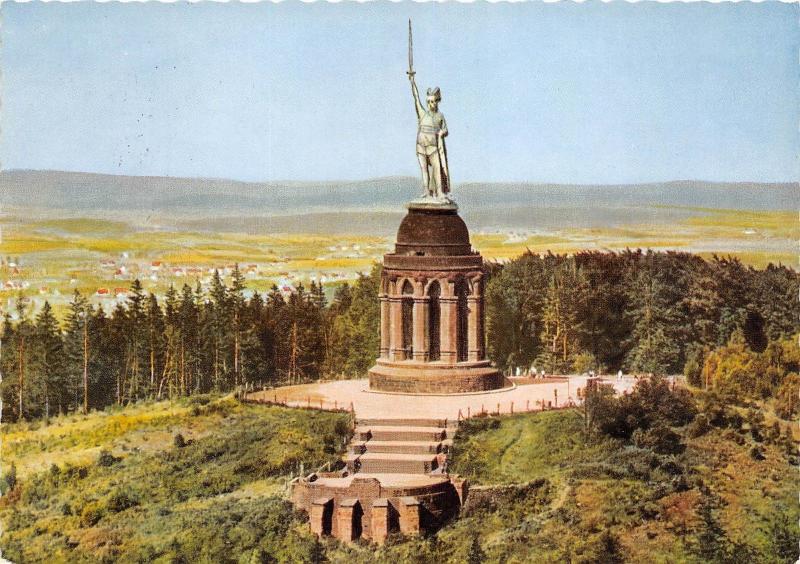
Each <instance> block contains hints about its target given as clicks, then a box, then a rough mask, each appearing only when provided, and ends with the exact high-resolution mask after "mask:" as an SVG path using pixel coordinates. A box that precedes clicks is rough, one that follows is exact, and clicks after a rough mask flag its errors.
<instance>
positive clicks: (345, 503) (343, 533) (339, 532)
mask: <svg viewBox="0 0 800 564" xmlns="http://www.w3.org/2000/svg"><path fill="white" fill-rule="evenodd" d="M358 509H359V503H358V500H357V499H355V498H352V499H344V500H342V501H341V502H340V503H339V508H338V509H337V510H336V526H337V529H336V537H337V538H338V539H339V540H341V541H344V542H353V541H354V540H356V539H358V538H359V536H361V531H359V530H355V529H356V528H355V527H354V526H353V525H354V523H353V520H354V519H358V513H359V511H358Z"/></svg>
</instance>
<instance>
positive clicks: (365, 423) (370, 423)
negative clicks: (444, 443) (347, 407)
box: [356, 418, 458, 429]
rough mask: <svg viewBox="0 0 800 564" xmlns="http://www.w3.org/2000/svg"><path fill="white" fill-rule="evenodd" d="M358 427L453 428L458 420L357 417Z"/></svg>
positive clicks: (456, 425)
mask: <svg viewBox="0 0 800 564" xmlns="http://www.w3.org/2000/svg"><path fill="white" fill-rule="evenodd" d="M356 426H358V427H437V428H441V429H443V428H448V429H454V428H456V427H458V421H456V420H454V419H383V418H371V419H358V420H356Z"/></svg>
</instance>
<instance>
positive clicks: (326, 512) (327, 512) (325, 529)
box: [320, 499, 333, 536]
mask: <svg viewBox="0 0 800 564" xmlns="http://www.w3.org/2000/svg"><path fill="white" fill-rule="evenodd" d="M332 529H333V500H332V499H329V500H328V502H327V503H326V504H325V505H324V506H323V509H322V525H321V527H320V530H321V531H322V534H323V535H324V536H328V535H330V534H331V530H332Z"/></svg>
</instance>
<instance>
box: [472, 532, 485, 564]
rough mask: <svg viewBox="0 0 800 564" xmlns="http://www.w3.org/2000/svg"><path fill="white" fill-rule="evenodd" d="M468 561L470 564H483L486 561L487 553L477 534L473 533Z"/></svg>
mask: <svg viewBox="0 0 800 564" xmlns="http://www.w3.org/2000/svg"><path fill="white" fill-rule="evenodd" d="M467 562H468V563H469V564H482V563H483V562H486V553H485V552H484V551H483V548H481V540H480V538H479V537H478V535H477V534H474V535H472V542H471V543H470V545H469V553H468V554H467Z"/></svg>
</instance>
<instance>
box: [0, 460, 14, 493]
mask: <svg viewBox="0 0 800 564" xmlns="http://www.w3.org/2000/svg"><path fill="white" fill-rule="evenodd" d="M16 485H17V465H16V464H14V463H13V462H12V463H11V466H9V467H8V472H6V473H5V474H4V475H3V486H4V488H3V492H2V493H5V492H6V491H8V490H11V489H14V486H16Z"/></svg>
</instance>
